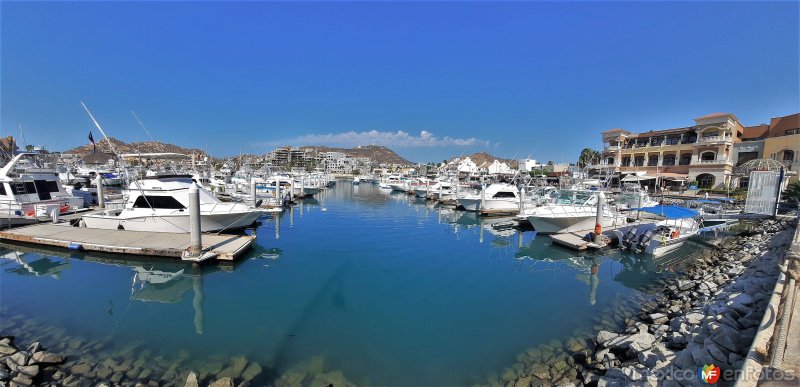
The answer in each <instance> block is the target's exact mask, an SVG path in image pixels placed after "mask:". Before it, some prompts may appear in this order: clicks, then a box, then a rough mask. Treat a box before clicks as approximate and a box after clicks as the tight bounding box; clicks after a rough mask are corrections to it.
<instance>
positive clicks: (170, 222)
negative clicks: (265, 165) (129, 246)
mask: <svg viewBox="0 0 800 387" xmlns="http://www.w3.org/2000/svg"><path fill="white" fill-rule="evenodd" d="M192 184H194V182H193V181H192V176H191V175H175V176H158V177H154V178H144V179H140V180H135V181H133V182H131V184H130V186H129V195H128V198H127V200H126V202H125V207H124V208H122V209H114V210H101V211H96V212H93V213H89V214H86V215H84V216H83V217H82V218H81V225H82V226H84V227H87V228H99V229H109V230H117V229H120V230H132V231H153V232H176V233H188V232H190V230H191V229H190V225H189V209H188V207H189V188H190V187H191V186H192ZM199 190H200V221H201V230H202V231H203V232H210V231H223V230H236V229H242V228H245V227H248V226H250V225H252V224H253V223H254V222H255V221H256V219H258V217H259V216H260V215H261V212H260V211H258V210H256V209H254V208H252V207H250V206H248V205H245V204H240V203H223V202H222V201H220V200H219V199H217V197H216V196H214V195H213V194H212V193H210V192H208V191H207V190H206V189H204V188H202V187H199Z"/></svg>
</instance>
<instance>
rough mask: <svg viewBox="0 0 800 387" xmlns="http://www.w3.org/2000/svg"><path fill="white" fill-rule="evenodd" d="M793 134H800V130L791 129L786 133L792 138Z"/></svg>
mask: <svg viewBox="0 0 800 387" xmlns="http://www.w3.org/2000/svg"><path fill="white" fill-rule="evenodd" d="M792 134H800V128H794V129H789V130H787V131H786V135H787V136H790V135H792Z"/></svg>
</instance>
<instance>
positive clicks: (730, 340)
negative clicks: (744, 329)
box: [711, 330, 742, 353]
mask: <svg viewBox="0 0 800 387" xmlns="http://www.w3.org/2000/svg"><path fill="white" fill-rule="evenodd" d="M740 336H741V335H740V334H739V333H737V332H733V331H725V330H723V331H720V332H719V333H717V334H715V335H713V336H711V340H713V341H714V343H716V344H717V345H719V346H720V347H722V348H725V349H726V350H728V351H729V352H736V353H740V352H742V343H741V337H740Z"/></svg>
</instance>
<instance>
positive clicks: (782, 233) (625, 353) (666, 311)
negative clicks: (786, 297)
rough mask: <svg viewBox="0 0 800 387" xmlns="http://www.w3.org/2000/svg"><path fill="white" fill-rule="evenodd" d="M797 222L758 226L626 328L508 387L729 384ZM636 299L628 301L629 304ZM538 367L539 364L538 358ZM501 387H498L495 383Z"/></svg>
mask: <svg viewBox="0 0 800 387" xmlns="http://www.w3.org/2000/svg"><path fill="white" fill-rule="evenodd" d="M796 226H797V222H796V220H791V221H786V220H783V221H775V220H765V221H761V222H759V223H758V224H757V225H756V226H755V227H753V228H752V230H753V231H749V232H743V233H741V234H740V235H738V236H735V237H729V238H727V239H725V240H724V241H723V242H722V243H720V245H719V246H718V247H717V248H716V249H712V250H711V251H710V252H709V254H705V255H704V256H701V257H699V258H697V259H695V260H694V262H690V263H688V264H689V266H688V268H687V269H686V270H684V271H683V272H682V273H681V274H680V275H678V276H676V277H675V278H671V279H669V280H666V281H664V282H663V283H662V284H661V285H660V289H656V291H655V293H653V294H655V295H653V296H650V297H649V299H648V300H646V301H645V302H644V303H643V304H642V305H641V306H640V307H638V308H637V309H638V310H637V311H635V312H634V313H633V314H632V315H631V316H630V317H629V318H626V319H625V322H624V328H623V329H617V330H614V329H605V330H600V331H599V332H598V333H597V335H596V337H595V338H594V339H592V340H586V342H585V343H579V344H578V345H568V346H566V347H565V348H561V349H559V351H557V353H556V355H555V356H554V357H553V358H551V359H550V360H549V361H547V362H545V363H543V362H541V361H537V359H536V358H529V359H528V362H527V364H526V363H525V362H522V366H519V364H518V365H517V368H516V370H517V372H516V374H517V377H516V378H509V377H508V375H506V377H502V376H501V380H499V381H498V380H490V384H501V385H502V384H504V385H506V386H516V387H522V386H539V385H578V386H581V385H588V386H594V385H597V386H630V385H641V386H656V385H664V384H668V385H681V386H693V385H707V384H704V383H703V382H702V381H701V380H700V378H699V377H698V374H699V371H698V369H699V368H702V367H704V366H710V365H712V364H713V365H714V366H715V367H719V373H720V374H721V378H720V380H719V381H718V382H717V385H722V386H726V385H733V383H734V382H735V378H736V377H737V375H738V373H737V372H736V371H738V370H740V369H742V365H743V364H744V361H745V357H746V356H747V353H748V350H749V348H750V345H751V343H752V342H753V338H754V336H755V335H756V333H757V329H758V327H759V324H760V323H761V319H762V317H763V316H764V313H765V311H766V308H767V304H768V302H769V299H770V296H771V293H772V291H773V289H774V287H775V283H776V280H777V278H778V275H779V273H780V269H779V266H778V263H779V260H780V259H781V258H782V257H783V254H785V253H786V251H787V249H788V247H789V245H790V243H791V240H792V237H793V232H794V228H795V227H796ZM636 302H640V300H631V303H636ZM540 360H541V359H540ZM498 382H499V383H498Z"/></svg>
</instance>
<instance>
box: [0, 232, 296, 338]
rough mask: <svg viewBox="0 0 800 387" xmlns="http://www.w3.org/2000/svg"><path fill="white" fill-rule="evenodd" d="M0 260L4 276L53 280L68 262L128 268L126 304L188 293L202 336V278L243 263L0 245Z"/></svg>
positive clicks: (269, 252)
mask: <svg viewBox="0 0 800 387" xmlns="http://www.w3.org/2000/svg"><path fill="white" fill-rule="evenodd" d="M277 223H278V224H279V223H280V222H277ZM43 254H47V256H43ZM281 254H282V251H281V250H280V249H277V248H264V247H262V246H258V245H256V246H254V247H253V248H252V251H251V252H250V254H249V255H248V257H249V260H270V261H271V260H275V259H278V258H279V257H280V256H281ZM0 257H2V258H3V259H4V260H5V261H4V262H3V264H2V265H3V266H11V267H10V268H7V269H5V270H4V271H5V272H6V273H11V274H18V275H25V276H28V275H33V276H50V277H52V278H54V279H56V280H58V279H59V277H60V274H61V273H62V272H63V271H65V270H69V269H71V268H72V266H71V261H72V260H80V261H87V262H93V263H97V264H102V265H112V266H121V267H127V268H130V270H131V281H130V297H129V299H130V301H136V302H143V303H148V302H156V303H162V304H179V303H181V302H182V301H183V300H184V298H185V297H187V296H188V293H189V291H190V290H191V291H192V307H193V310H194V318H193V323H194V331H195V333H196V334H198V335H202V334H203V321H204V308H203V298H204V287H203V277H204V276H206V275H209V274H212V273H218V272H229V273H232V272H233V271H234V270H236V268H237V267H239V266H241V264H242V263H243V261H239V262H236V263H228V262H224V263H220V264H216V265H202V266H201V265H197V264H191V263H183V262H180V261H171V260H167V259H162V258H149V257H138V258H137V257H130V256H128V257H124V258H121V257H119V256H114V255H106V254H98V253H92V254H84V253H69V252H67V251H65V250H60V249H45V250H41V249H32V248H28V247H24V246H17V245H9V244H0ZM106 312H107V313H108V314H109V315H110V316H114V304H113V302H112V301H111V300H109V301H108V305H107V310H106ZM120 318H122V316H120ZM112 332H113V331H112Z"/></svg>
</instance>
